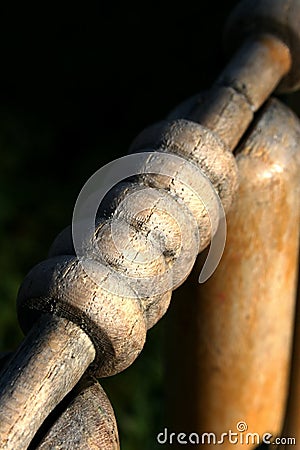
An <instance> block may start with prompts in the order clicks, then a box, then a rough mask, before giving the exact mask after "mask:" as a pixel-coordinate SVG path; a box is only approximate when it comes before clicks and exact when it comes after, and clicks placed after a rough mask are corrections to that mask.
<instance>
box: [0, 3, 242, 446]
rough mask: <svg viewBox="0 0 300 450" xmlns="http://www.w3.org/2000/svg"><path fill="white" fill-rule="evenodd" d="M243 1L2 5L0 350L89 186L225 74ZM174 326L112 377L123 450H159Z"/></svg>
mask: <svg viewBox="0 0 300 450" xmlns="http://www.w3.org/2000/svg"><path fill="white" fill-rule="evenodd" d="M235 3H236V1H235V0H230V1H223V2H218V3H217V2H213V1H210V2H209V1H205V2H203V1H200V0H199V1H197V2H195V1H194V2H192V1H190V2H187V1H185V2H178V3H175V2H174V1H173V2H170V1H167V2H157V3H156V2H151V3H150V2H149V3H147V2H140V4H139V5H138V6H137V5H131V4H130V3H127V2H123V3H122V4H118V3H113V2H111V3H102V2H101V3H100V2H82V3H81V4H79V6H75V2H74V3H70V4H68V3H66V2H64V3H61V4H58V5H55V4H54V3H49V4H47V3H46V4H45V3H43V4H41V3H40V4H37V5H33V4H30V3H27V2H26V3H25V2H24V4H23V5H22V6H20V5H16V4H14V3H13V2H10V3H8V2H6V3H4V4H2V5H1V10H2V11H1V19H0V55H1V65H0V67H1V70H0V274H1V278H0V347H1V350H7V349H13V348H15V346H16V345H17V344H18V342H19V341H20V339H21V333H20V331H19V329H18V325H17V319H16V313H15V298H16V294H17V290H18V287H19V285H20V283H21V281H22V279H23V278H24V276H25V274H26V273H27V272H28V270H29V269H30V268H31V267H32V266H33V265H34V264H36V263H38V262H39V261H40V260H42V259H45V258H46V255H47V250H48V248H49V246H50V244H51V241H52V240H53V239H54V237H55V236H56V234H58V232H59V231H60V230H61V229H62V228H64V227H65V226H66V225H68V224H69V223H70V222H71V217H72V210H73V206H74V203H75V200H76V198H77V195H78V193H79V191H80V189H81V187H82V186H83V184H84V182H85V181H86V180H87V179H88V177H89V176H90V175H92V174H93V173H94V172H95V171H96V170H97V169H99V168H100V167H101V166H102V165H104V164H105V163H106V162H108V161H111V160H113V159H115V158H116V157H118V156H122V155H124V154H126V152H127V149H128V146H129V144H130V142H131V141H132V139H133V138H134V137H135V135H136V134H137V133H138V132H140V131H141V130H142V129H143V128H144V127H146V126H147V125H149V124H151V123H153V122H155V121H157V120H160V119H162V118H163V117H164V116H165V115H166V114H167V113H168V111H169V110H170V109H171V108H173V107H174V106H175V105H176V104H177V103H179V102H180V101H182V100H184V99H185V98H187V97H189V96H190V95H192V94H195V93H197V92H198V91H200V90H201V89H204V88H206V87H208V86H209V85H210V83H211V82H212V81H213V79H214V78H215V77H216V76H217V74H218V72H219V71H220V69H221V68H222V66H223V65H224V63H225V58H224V56H223V53H222V27H223V24H224V21H225V18H226V16H227V15H228V13H229V11H230V9H231V8H232V6H233V5H234V4H235ZM163 332H164V327H163V320H162V323H160V324H159V325H157V326H156V327H155V329H153V330H151V331H150V332H149V334H148V341H147V344H146V347H145V350H144V352H143V354H142V355H141V356H140V357H139V358H138V360H137V361H136V363H135V364H134V365H133V366H132V367H131V368H129V369H128V370H126V371H125V372H124V373H123V374H120V375H118V376H115V377H113V378H112V379H111V380H106V381H105V382H104V383H103V384H104V387H105V389H106V390H107V392H108V393H109V396H110V399H111V400H112V403H113V406H114V408H115V410H116V414H117V419H118V422H119V428H120V436H121V444H122V450H135V449H136V450H140V449H146V450H147V449H149V450H153V449H154V448H156V435H157V433H158V432H159V431H161V429H162V428H163V426H164V425H163V383H162V380H163V363H162V361H163Z"/></svg>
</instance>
